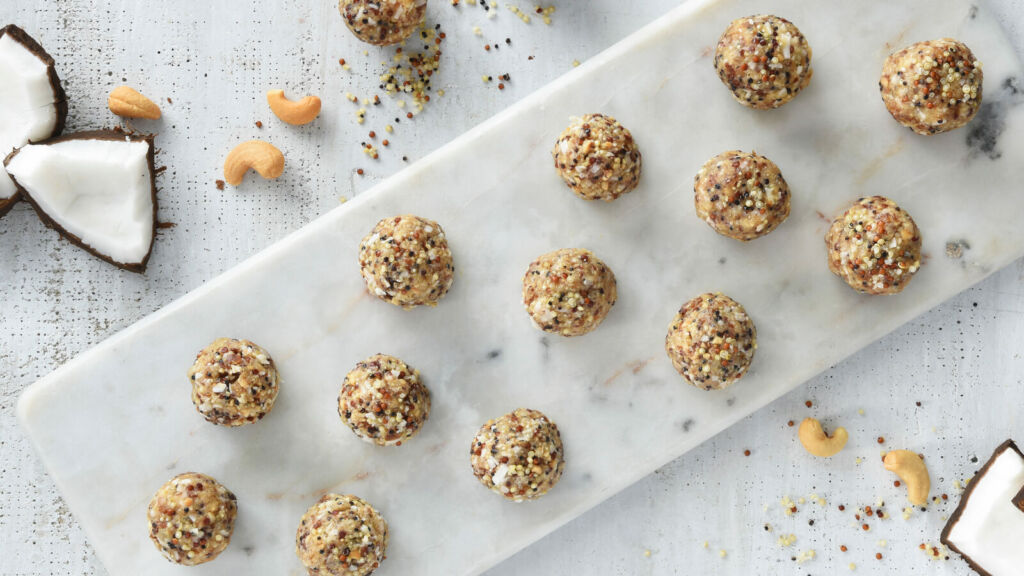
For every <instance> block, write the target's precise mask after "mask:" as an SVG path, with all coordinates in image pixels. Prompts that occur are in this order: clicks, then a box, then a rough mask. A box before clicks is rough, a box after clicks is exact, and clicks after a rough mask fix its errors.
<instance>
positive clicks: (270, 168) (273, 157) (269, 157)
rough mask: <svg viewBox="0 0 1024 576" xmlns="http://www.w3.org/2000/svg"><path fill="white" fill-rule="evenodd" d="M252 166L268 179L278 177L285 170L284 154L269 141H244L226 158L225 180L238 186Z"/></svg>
mask: <svg viewBox="0 0 1024 576" xmlns="http://www.w3.org/2000/svg"><path fill="white" fill-rule="evenodd" d="M250 168H252V169H253V170H255V171H256V172H257V173H258V174H259V175H260V176H263V177H264V178H266V179H268V180H272V179H274V178H277V177H278V176H280V175H281V172H284V154H281V151H280V150H278V149H277V148H276V147H274V145H273V144H270V143H269V142H264V141H262V140H250V141H248V142H242V143H241V144H239V145H238V146H235V149H234V150H232V151H231V152H229V153H228V157H227V158H226V159H225V160H224V180H227V183H228V184H231V185H232V186H238V185H239V184H241V183H242V178H243V177H244V176H245V173H246V172H248V171H249V169H250Z"/></svg>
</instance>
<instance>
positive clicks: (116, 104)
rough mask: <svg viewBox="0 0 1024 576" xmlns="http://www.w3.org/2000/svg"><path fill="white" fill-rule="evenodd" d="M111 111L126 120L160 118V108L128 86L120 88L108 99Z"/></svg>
mask: <svg viewBox="0 0 1024 576" xmlns="http://www.w3.org/2000/svg"><path fill="white" fill-rule="evenodd" d="M107 107H108V108H110V111H111V112H113V113H114V114H117V115H118V116H122V117H124V118H148V119H150V120H156V119H158V118H160V107H159V106H157V105H156V104H155V103H154V102H153V101H152V100H150V99H149V98H146V97H145V96H143V95H142V94H140V93H139V92H138V91H136V90H135V89H133V88H130V87H128V86H118V87H117V88H114V90H113V91H111V92H110V96H108V97H107Z"/></svg>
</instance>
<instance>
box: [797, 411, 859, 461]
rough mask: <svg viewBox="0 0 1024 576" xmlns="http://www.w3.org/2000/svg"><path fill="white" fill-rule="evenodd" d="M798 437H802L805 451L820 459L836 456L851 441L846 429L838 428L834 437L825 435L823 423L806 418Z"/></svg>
mask: <svg viewBox="0 0 1024 576" xmlns="http://www.w3.org/2000/svg"><path fill="white" fill-rule="evenodd" d="M797 436H799V437H800V443H801V444H803V445H804V449H805V450H807V451H808V452H810V453H811V454H813V455H815V456H818V457H819V458H828V457H829V456H835V455H836V454H838V453H839V451H840V450H842V449H843V447H844V446H846V441H847V440H849V439H850V436H849V434H847V433H846V428H836V429H835V431H834V432H833V433H832V436H829V435H828V434H825V430H824V429H822V427H821V422H818V421H817V420H815V419H814V418H804V421H803V422H801V423H800V430H799V431H798V432H797Z"/></svg>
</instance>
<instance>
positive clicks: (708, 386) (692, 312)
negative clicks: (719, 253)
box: [665, 293, 757, 390]
mask: <svg viewBox="0 0 1024 576" xmlns="http://www.w3.org/2000/svg"><path fill="white" fill-rule="evenodd" d="M755 350H757V329H756V328H754V321H753V320H751V319H750V316H747V311H746V310H744V309H743V306H741V305H740V303H739V302H737V301H735V300H733V299H732V298H729V297H728V296H726V295H724V294H720V293H715V294H712V293H707V294H701V295H700V296H697V297H696V298H694V299H692V300H690V301H689V302H687V303H686V304H683V307H682V308H680V309H679V313H678V314H676V317H675V318H673V319H672V324H670V325H669V327H668V336H666V337H665V351H666V352H667V353H668V357H669V358H670V359H671V360H672V366H674V367H675V369H676V371H677V372H679V373H680V374H682V375H683V377H684V378H686V380H687V381H688V382H689V383H690V384H692V385H694V386H696V387H697V388H703V389H704V390H721V389H723V388H726V387H728V386H730V385H732V384H733V383H734V382H736V381H737V380H739V379H740V378H742V377H743V375H744V374H746V372H747V368H750V363H751V361H753V360H754V351H755Z"/></svg>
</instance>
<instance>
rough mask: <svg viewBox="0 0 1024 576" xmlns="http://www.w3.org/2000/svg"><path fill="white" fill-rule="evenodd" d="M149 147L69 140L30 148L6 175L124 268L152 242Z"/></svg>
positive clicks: (64, 225) (67, 228) (68, 228)
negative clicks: (10, 176)
mask: <svg viewBox="0 0 1024 576" xmlns="http://www.w3.org/2000/svg"><path fill="white" fill-rule="evenodd" d="M148 153H149V144H148V143H147V142H129V141H126V140H65V141H62V142H57V143H55V144H29V145H27V146H25V147H23V148H22V149H21V151H20V152H18V154H16V155H15V156H14V157H13V158H11V161H10V162H9V163H8V165H7V171H8V172H10V173H11V175H12V176H14V177H15V178H16V179H17V180H18V184H20V185H21V187H22V188H24V189H25V191H26V192H27V193H28V195H29V196H31V197H32V200H33V201H34V202H35V203H36V204H37V205H38V206H39V208H40V209H41V210H42V211H43V212H45V213H46V214H47V215H48V216H50V218H53V220H54V221H55V222H57V224H59V225H60V226H61V227H62V228H63V229H64V230H65V231H67V232H70V233H71V234H74V235H75V236H78V237H79V238H80V239H81V240H82V242H84V243H85V244H87V245H88V246H89V247H91V248H92V249H93V250H94V251H96V252H98V253H100V254H104V255H106V256H108V257H109V258H110V259H111V260H114V261H115V262H118V263H121V264H136V263H139V262H141V261H142V259H143V258H145V257H146V254H148V253H149V247H150V244H152V241H153V195H152V188H151V180H150V173H149V161H148Z"/></svg>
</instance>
